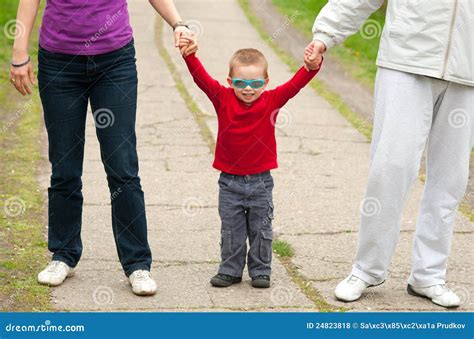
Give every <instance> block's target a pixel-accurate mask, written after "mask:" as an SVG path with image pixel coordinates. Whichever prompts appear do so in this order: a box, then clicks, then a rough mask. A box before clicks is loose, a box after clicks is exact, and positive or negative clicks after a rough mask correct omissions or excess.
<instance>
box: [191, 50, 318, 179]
mask: <svg viewBox="0 0 474 339" xmlns="http://www.w3.org/2000/svg"><path fill="white" fill-rule="evenodd" d="M184 59H185V61H186V65H187V66H188V68H189V71H190V72H191V75H192V77H193V78H194V82H195V83H196V84H197V85H198V86H199V88H200V89H201V90H202V91H203V92H204V93H206V95H207V96H208V97H209V99H210V100H211V101H212V104H213V105H214V108H215V110H216V113H217V120H218V133H217V143H216V154H215V159H214V163H213V167H214V168H216V169H218V170H220V171H223V172H226V173H230V174H235V175H250V174H256V173H260V172H265V171H268V170H271V169H274V168H277V167H278V163H277V150H276V140H275V121H276V118H277V116H278V111H279V109H280V108H281V107H283V106H284V105H285V104H286V103H287V101H288V100H290V99H291V98H293V97H294V96H295V95H296V94H297V93H298V92H299V91H300V90H301V89H302V88H303V87H304V86H305V85H306V84H307V83H308V82H309V81H310V80H311V79H312V78H313V77H314V76H315V75H316V74H317V73H318V71H319V69H318V70H316V71H307V70H306V69H305V68H304V67H301V68H300V69H299V70H298V72H296V74H295V75H294V76H293V78H291V79H290V80H289V81H287V82H286V83H284V84H283V85H280V86H278V87H277V88H275V89H272V90H267V91H264V92H263V93H262V94H261V96H260V97H259V98H258V99H257V100H256V101H254V102H253V103H252V104H251V105H250V106H247V105H246V104H244V103H243V102H242V101H240V100H239V99H238V98H237V97H236V95H235V94H234V90H233V89H232V88H230V87H224V86H222V85H221V84H220V83H219V82H218V81H217V80H215V79H213V78H212V77H211V76H210V75H209V74H208V73H207V71H206V70H205V68H204V66H203V65H202V64H201V62H200V61H199V59H198V58H197V57H196V55H195V54H191V55H189V56H187V57H185V58H184Z"/></svg>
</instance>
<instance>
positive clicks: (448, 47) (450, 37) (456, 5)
mask: <svg viewBox="0 0 474 339" xmlns="http://www.w3.org/2000/svg"><path fill="white" fill-rule="evenodd" d="M457 9H458V0H454V9H453V14H452V15H451V27H450V28H449V37H448V46H447V47H446V53H445V55H444V64H443V72H442V73H441V79H444V76H445V74H446V67H447V65H448V58H449V52H450V50H451V40H452V38H453V30H454V19H455V17H456V12H457Z"/></svg>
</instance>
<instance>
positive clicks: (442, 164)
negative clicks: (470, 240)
mask: <svg viewBox="0 0 474 339" xmlns="http://www.w3.org/2000/svg"><path fill="white" fill-rule="evenodd" d="M383 2H384V1H383V0H329V3H328V4H327V5H326V6H325V7H324V8H323V9H322V10H321V12H320V13H319V15H318V16H317V18H316V20H315V23H314V26H313V34H314V36H313V41H312V42H311V43H310V44H309V45H308V47H307V50H306V54H308V55H310V56H309V57H310V59H311V60H313V61H314V63H315V64H316V63H318V62H320V61H321V58H322V54H323V53H324V52H325V51H326V50H327V49H329V48H331V47H332V46H334V45H335V44H339V43H341V42H342V41H343V40H344V39H345V38H347V37H348V36H350V35H352V34H354V33H356V32H357V31H358V29H359V28H360V27H361V26H362V24H363V22H364V21H365V20H366V19H367V18H368V17H369V16H370V14H371V13H373V12H374V11H376V10H377V9H378V8H380V7H381V6H382V4H383ZM473 34H474V1H471V0H437V1H428V0H388V4H387V13H386V21H385V26H384V28H383V31H382V35H381V41H380V47H379V53H378V58H377V66H378V70H377V76H376V82H375V98H374V99H375V118H374V131H373V136H372V144H371V164H370V172H369V178H368V182H367V188H366V194H365V198H364V200H363V202H362V204H361V212H362V216H361V226H360V233H359V245H358V251H357V255H356V258H355V261H354V265H353V267H352V272H351V274H350V275H349V276H348V277H347V278H346V279H344V280H343V281H342V282H340V283H339V284H338V285H337V287H336V289H335V295H336V298H337V299H339V300H342V301H354V300H357V299H359V298H360V297H361V295H362V293H363V292H364V290H365V289H366V288H367V287H370V286H376V285H379V284H381V283H383V282H384V281H385V279H386V277H387V270H388V267H389V265H390V261H391V259H392V256H393V253H394V250H395V247H396V244H397V241H398V236H399V233H400V219H401V215H402V212H403V207H404V203H405V200H406V198H407V195H408V192H409V188H410V186H411V185H412V184H413V182H414V181H415V180H416V178H417V175H418V171H419V167H420V162H421V158H422V155H423V151H424V149H425V147H426V148H427V171H426V184H425V189H424V193H423V197H422V201H421V210H420V213H419V217H418V221H417V225H416V232H415V239H414V243H413V253H412V269H411V274H410V277H409V278H408V286H407V291H408V293H409V294H411V295H415V296H421V297H425V298H428V299H431V301H432V302H433V303H435V304H438V305H441V306H444V307H457V306H459V305H460V299H459V297H458V296H457V295H456V294H455V293H454V292H453V291H451V290H450V289H448V288H447V287H446V285H445V279H446V268H447V260H448V256H449V252H450V247H451V239H452V235H453V223H454V219H455V215H456V212H457V209H458V206H459V203H460V201H461V200H462V198H463V196H464V193H465V190H466V187H467V182H468V177H469V160H470V155H471V150H472V146H473V137H472V136H473V126H474V117H473V115H474V87H473V86H474V80H473V71H474V53H473V46H474V37H473Z"/></svg>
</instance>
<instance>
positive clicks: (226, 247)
mask: <svg viewBox="0 0 474 339" xmlns="http://www.w3.org/2000/svg"><path fill="white" fill-rule="evenodd" d="M231 255H232V231H230V230H222V231H221V257H222V260H225V259H227V258H228V257H230V256H231Z"/></svg>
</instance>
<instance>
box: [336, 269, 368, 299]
mask: <svg viewBox="0 0 474 339" xmlns="http://www.w3.org/2000/svg"><path fill="white" fill-rule="evenodd" d="M370 286H372V285H370V284H368V283H366V282H365V281H364V280H362V279H360V278H357V277H356V276H355V275H352V274H350V275H349V276H348V277H347V278H346V279H344V280H343V281H341V282H340V283H339V284H338V285H337V286H336V289H335V290H334V294H335V295H336V298H337V299H338V300H341V301H355V300H357V299H359V298H360V296H361V295H362V292H364V291H365V289H366V288H367V287H370Z"/></svg>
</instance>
